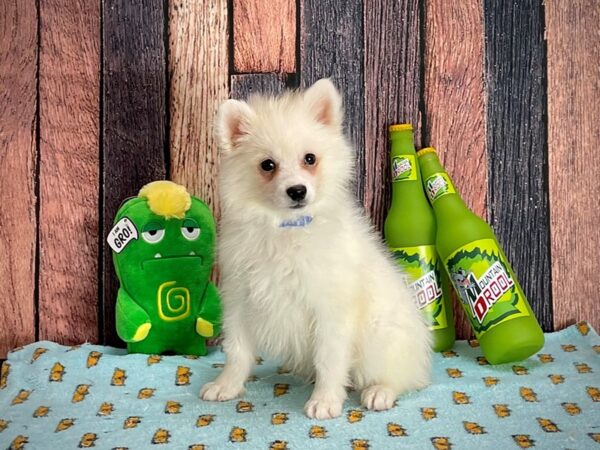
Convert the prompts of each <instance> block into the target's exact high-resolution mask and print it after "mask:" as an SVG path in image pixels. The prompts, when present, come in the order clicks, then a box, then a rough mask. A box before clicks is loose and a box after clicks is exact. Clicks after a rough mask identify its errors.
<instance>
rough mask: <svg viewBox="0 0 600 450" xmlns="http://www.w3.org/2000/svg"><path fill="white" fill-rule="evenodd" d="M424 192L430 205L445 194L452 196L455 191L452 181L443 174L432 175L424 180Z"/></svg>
mask: <svg viewBox="0 0 600 450" xmlns="http://www.w3.org/2000/svg"><path fill="white" fill-rule="evenodd" d="M425 191H426V192H427V197H429V201H430V202H431V203H433V202H435V201H436V200H437V199H438V198H440V197H443V196H444V195H446V194H454V193H456V190H455V189H454V185H453V184H452V180H450V178H449V177H448V175H447V174H446V173H444V172H438V173H434V174H433V175H431V176H430V177H428V178H427V180H425Z"/></svg>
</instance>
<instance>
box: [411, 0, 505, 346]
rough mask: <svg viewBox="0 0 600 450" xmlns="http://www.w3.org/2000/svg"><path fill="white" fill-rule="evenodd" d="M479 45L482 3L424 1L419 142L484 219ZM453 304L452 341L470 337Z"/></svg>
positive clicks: (484, 162)
mask: <svg viewBox="0 0 600 450" xmlns="http://www.w3.org/2000/svg"><path fill="white" fill-rule="evenodd" d="M483 45H484V43H483V6H482V3H481V0H469V1H461V2H448V1H444V0H429V1H427V2H426V6H425V76H424V78H425V80H424V83H425V89H424V103H425V117H426V119H425V120H424V125H425V130H424V139H423V140H424V141H425V142H426V144H427V145H431V146H433V147H436V148H437V149H438V152H439V154H440V157H441V158H442V160H443V163H444V167H445V168H446V170H447V171H448V173H450V175H451V176H452V180H453V181H454V184H455V185H456V186H457V187H458V190H459V192H460V194H461V196H462V198H463V200H464V201H465V202H466V203H467V205H468V206H469V207H470V208H471V209H472V210H473V211H474V212H475V214H477V215H478V216H480V217H483V218H484V219H485V218H486V217H487V211H486V200H487V158H486V148H485V110H484V96H485V94H484V88H483V73H484V68H483ZM503 182H506V180H503ZM456 300H457V299H456V296H455V302H454V311H455V317H456V319H455V321H456V331H457V336H458V337H459V338H469V337H471V335H472V330H471V326H470V324H469V321H468V319H467V318H466V317H465V315H464V312H463V308H462V307H461V306H460V303H459V302H457V301H456Z"/></svg>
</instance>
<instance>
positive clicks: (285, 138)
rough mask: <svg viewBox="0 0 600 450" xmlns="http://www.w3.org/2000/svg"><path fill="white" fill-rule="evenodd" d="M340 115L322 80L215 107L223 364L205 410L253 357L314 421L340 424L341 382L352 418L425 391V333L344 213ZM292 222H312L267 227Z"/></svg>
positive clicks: (381, 259) (381, 253)
mask: <svg viewBox="0 0 600 450" xmlns="http://www.w3.org/2000/svg"><path fill="white" fill-rule="evenodd" d="M342 118H343V113H342V109H341V99H340V95H339V94H338V92H337V90H336V89H335V87H334V86H333V84H332V83H331V82H330V81H329V80H320V81H318V82H317V83H315V84H314V85H313V86H312V87H311V88H309V89H308V90H307V91H305V92H304V93H288V94H285V95H283V96H281V97H278V98H266V97H260V96H257V97H253V98H251V99H250V100H249V102H248V103H245V102H241V101H236V100H229V101H227V102H225V103H224V104H223V105H222V107H221V108H220V110H219V114H218V117H217V123H216V126H217V138H218V140H219V146H220V148H221V157H222V163H221V171H220V186H219V187H220V194H221V206H222V217H221V225H220V236H219V263H220V268H221V271H222V272H221V273H222V288H221V295H222V299H223V308H224V318H223V320H224V325H223V328H224V336H225V338H224V342H223V348H224V351H225V353H226V355H227V362H226V365H225V368H224V370H223V372H222V373H221V374H220V375H219V376H218V377H217V379H216V380H215V381H214V382H211V383H208V384H206V385H205V386H204V387H203V388H202V391H201V396H202V398H203V399H205V400H220V401H224V400H229V399H232V398H234V397H236V396H239V395H240V394H241V393H242V392H243V389H244V382H245V380H246V379H247V377H248V375H249V373H250V370H251V368H252V366H253V364H254V359H255V358H254V355H255V354H258V353H260V354H266V355H270V356H272V357H277V358H280V359H281V360H282V361H283V362H284V365H285V366H286V367H287V368H289V369H292V370H293V371H294V372H295V373H296V374H299V375H301V376H304V377H307V378H308V379H313V380H314V381H315V387H314V391H313V393H312V396H311V398H310V399H309V401H308V402H307V403H306V406H305V412H306V414H307V415H308V416H309V417H314V418H318V419H325V418H331V417H336V416H339V415H340V414H341V412H342V407H343V402H344V399H345V397H346V389H345V387H346V386H348V385H352V386H354V387H355V388H357V389H362V390H363V391H362V403H363V405H364V406H365V407H367V408H369V409H376V410H382V409H388V408H390V407H392V406H393V404H394V401H395V400H396V398H397V396H398V395H399V394H401V393H403V392H406V391H409V390H412V389H418V388H421V387H423V386H425V385H427V384H428V382H429V371H430V335H429V331H428V329H427V327H426V325H425V323H424V322H423V320H422V318H421V315H420V314H419V312H418V310H417V309H416V307H415V305H414V302H413V298H412V295H411V293H410V292H409V290H408V289H407V287H406V286H405V283H404V281H403V279H402V276H403V275H402V274H401V273H400V272H399V271H398V269H397V266H396V264H395V263H394V262H393V261H392V259H391V258H390V255H389V254H388V251H387V250H386V249H385V248H384V246H383V245H382V243H381V241H380V238H379V236H377V235H376V234H375V233H374V232H373V231H372V229H371V226H370V224H369V223H368V221H367V220H366V218H365V217H364V214H363V211H362V209H361V208H360V207H359V206H358V205H357V204H356V200H355V199H354V195H353V190H352V187H351V180H352V178H353V162H354V154H353V152H352V149H351V148H350V146H349V145H348V143H347V142H346V140H345V139H344V136H343V133H342V128H341V124H342ZM306 153H314V154H315V155H316V156H317V160H318V165H317V167H316V170H315V171H314V173H311V172H310V171H308V170H306V167H303V165H304V163H303V160H304V155H305V154H306ZM267 158H271V159H273V160H274V161H275V162H276V163H277V169H276V171H275V175H274V177H273V178H272V180H270V181H267V180H266V179H265V177H264V174H261V171H260V168H259V166H260V163H261V161H263V160H264V159H267ZM296 184H304V185H305V186H306V187H307V190H308V192H307V203H308V204H307V205H306V206H305V207H304V208H302V209H290V206H291V200H290V198H289V197H288V196H287V195H286V193H285V191H286V189H287V188H288V187H290V186H293V185H296ZM301 215H310V216H312V217H313V218H314V220H313V222H312V223H310V224H309V225H307V226H305V227H299V228H282V227H280V224H281V222H282V221H283V220H289V219H295V218H297V217H298V216H301Z"/></svg>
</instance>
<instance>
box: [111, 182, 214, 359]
mask: <svg viewBox="0 0 600 450" xmlns="http://www.w3.org/2000/svg"><path fill="white" fill-rule="evenodd" d="M215 235H216V232H215V221H214V218H213V216H212V214H211V212H210V209H209V208H208V206H206V205H205V204H204V203H203V202H202V201H200V200H199V199H197V198H195V197H192V196H191V195H190V194H189V193H188V192H187V191H186V189H185V188H184V187H183V186H180V185H178V184H175V183H172V182H170V181H155V182H153V183H150V184H147V185H146V186H144V187H143V188H142V189H141V190H140V193H139V195H138V197H136V198H132V199H129V200H127V201H126V202H125V203H124V204H123V206H121V208H120V209H119V211H118V212H117V216H116V217H115V220H114V227H113V229H112V230H111V232H110V233H109V236H108V238H107V241H108V244H109V245H110V247H111V248H112V249H113V262H114V265H115V270H116V272H117V277H118V278H119V282H120V288H119V293H118V297H117V306H116V322H117V333H118V335H119V337H120V338H121V339H123V340H124V341H125V342H127V349H128V351H129V352H131V353H148V354H162V353H164V352H167V351H171V352H175V353H177V354H185V355H205V354H206V344H205V339H206V338H210V337H213V336H216V335H217V334H218V333H219V330H220V323H221V305H220V301H219V294H218V292H217V289H216V288H215V286H214V284H213V283H211V282H210V279H209V278H210V274H211V269H212V265H213V261H214V244H215Z"/></svg>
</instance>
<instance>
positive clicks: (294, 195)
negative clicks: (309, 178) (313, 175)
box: [285, 184, 306, 202]
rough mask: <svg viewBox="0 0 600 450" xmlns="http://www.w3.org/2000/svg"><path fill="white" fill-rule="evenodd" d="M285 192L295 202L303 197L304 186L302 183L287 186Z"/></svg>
mask: <svg viewBox="0 0 600 450" xmlns="http://www.w3.org/2000/svg"><path fill="white" fill-rule="evenodd" d="M285 192H287V195H288V197H289V198H291V199H292V200H294V201H295V202H299V201H300V200H304V197H306V186H304V185H303V184H297V185H296V186H291V187H289V188H287V190H286V191H285Z"/></svg>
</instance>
